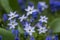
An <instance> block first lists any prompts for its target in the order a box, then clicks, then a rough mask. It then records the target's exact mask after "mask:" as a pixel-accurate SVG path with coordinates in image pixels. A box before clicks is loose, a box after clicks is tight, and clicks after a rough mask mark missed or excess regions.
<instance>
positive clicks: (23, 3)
mask: <svg viewBox="0 0 60 40" xmlns="http://www.w3.org/2000/svg"><path fill="white" fill-rule="evenodd" d="M25 1H26V0H18V4H19V6H20V7H21V9H22V10H24V9H25V7H26V6H25Z"/></svg>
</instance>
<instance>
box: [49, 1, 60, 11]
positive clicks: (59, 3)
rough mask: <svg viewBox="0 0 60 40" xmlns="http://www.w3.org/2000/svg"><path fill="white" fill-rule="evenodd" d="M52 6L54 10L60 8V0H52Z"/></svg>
mask: <svg viewBox="0 0 60 40" xmlns="http://www.w3.org/2000/svg"><path fill="white" fill-rule="evenodd" d="M50 8H51V11H52V12H55V11H57V10H60V1H58V0H57V1H55V0H50Z"/></svg>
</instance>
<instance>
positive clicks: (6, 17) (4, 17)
mask: <svg viewBox="0 0 60 40" xmlns="http://www.w3.org/2000/svg"><path fill="white" fill-rule="evenodd" d="M7 20H8V16H7V14H3V21H4V22H5V21H7Z"/></svg>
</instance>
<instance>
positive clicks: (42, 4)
mask: <svg viewBox="0 0 60 40" xmlns="http://www.w3.org/2000/svg"><path fill="white" fill-rule="evenodd" d="M37 8H38V10H39V11H40V12H42V11H44V10H45V9H46V8H48V5H46V2H38V5H37Z"/></svg>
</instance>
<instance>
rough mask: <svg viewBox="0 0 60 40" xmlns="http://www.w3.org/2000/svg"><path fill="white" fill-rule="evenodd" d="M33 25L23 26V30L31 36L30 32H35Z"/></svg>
mask: <svg viewBox="0 0 60 40" xmlns="http://www.w3.org/2000/svg"><path fill="white" fill-rule="evenodd" d="M34 29H35V27H31V26H28V27H25V28H24V30H25V31H26V32H27V33H28V34H29V35H30V36H32V33H33V32H35V30H34Z"/></svg>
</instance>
